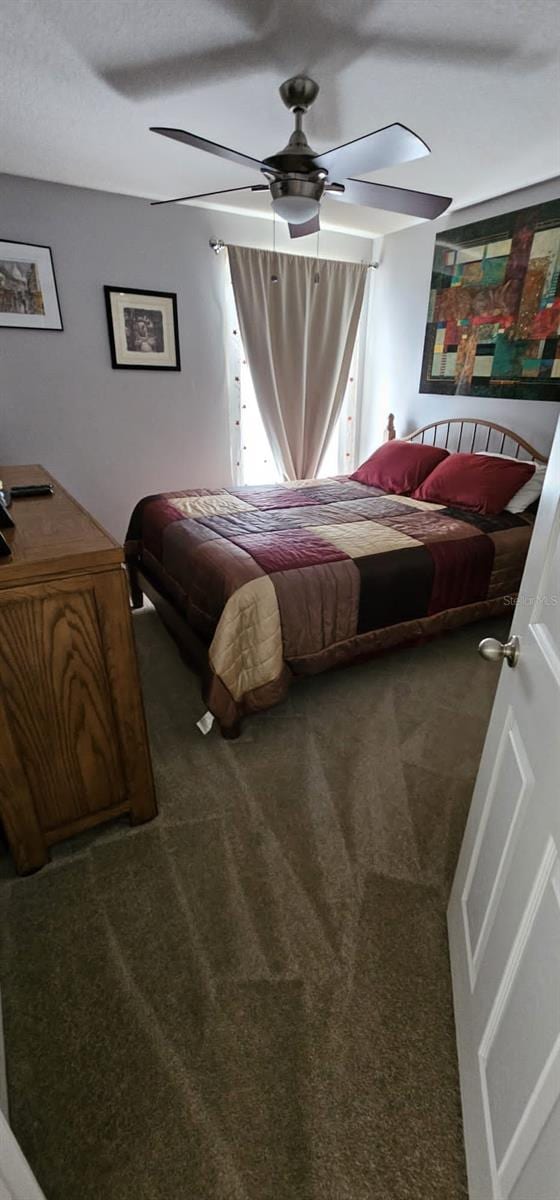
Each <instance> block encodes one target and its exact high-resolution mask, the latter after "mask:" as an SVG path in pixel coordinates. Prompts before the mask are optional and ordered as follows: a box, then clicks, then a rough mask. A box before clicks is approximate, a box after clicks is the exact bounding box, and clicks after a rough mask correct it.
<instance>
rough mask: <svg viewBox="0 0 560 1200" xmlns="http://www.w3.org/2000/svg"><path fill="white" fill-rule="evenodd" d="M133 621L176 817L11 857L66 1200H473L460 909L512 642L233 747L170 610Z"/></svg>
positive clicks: (28, 1075)
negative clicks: (485, 749) (497, 692)
mask: <svg viewBox="0 0 560 1200" xmlns="http://www.w3.org/2000/svg"><path fill="white" fill-rule="evenodd" d="M135 628H136V632H137V638H138V648H139V654H140V661H141V668H142V676H143V681H144V690H145V697H146V707H147V715H148V722H149V728H150V735H151V743H152V751H153V759H154V769H155V774H156V783H157V789H158V795H159V803H160V816H159V817H158V819H157V820H156V821H155V822H153V823H152V824H151V825H148V826H143V827H140V828H138V829H135V830H131V829H129V828H128V825H127V824H126V822H119V823H117V824H113V825H112V826H110V827H105V828H103V829H100V830H98V831H96V832H94V833H90V834H87V835H84V836H82V837H81V838H77V839H75V840H74V841H72V842H70V843H67V844H66V845H64V846H60V847H59V848H57V850H56V851H55V852H54V854H53V862H52V864H51V865H49V866H48V867H46V868H45V869H44V870H43V871H41V872H39V873H38V874H37V875H35V876H33V877H30V878H27V879H15V878H14V877H13V871H12V868H11V866H10V864H9V861H8V860H7V859H6V858H5V857H4V858H3V859H2V863H1V876H2V878H1V880H0V905H1V907H2V912H1V914H0V915H1V919H2V939H1V957H0V977H1V983H2V993H3V1001H4V1013H5V1030H6V1040H7V1052H8V1073H9V1086H10V1097H11V1111H12V1120H13V1125H14V1128H15V1132H16V1134H17V1136H18V1138H19V1139H20V1142H21V1144H22V1147H23V1149H24V1151H25V1153H26V1154H27V1156H28V1158H29V1160H30V1162H31V1164H32V1165H33V1167H34V1169H35V1171H36V1173H37V1176H38V1178H39V1180H40V1182H41V1183H42V1186H43V1188H44V1190H45V1192H46V1195H47V1197H48V1200H460V1198H463V1197H465V1196H466V1184H465V1174H464V1160H463V1148H462V1135H461V1123H460V1106H459V1099H458V1086H457V1064H456V1057H455V1043H454V1030H453V1014H452V1006H451V993H450V980H449V965H448V956H447V944H446V934H445V902H446V896H447V892H448V887H449V882H450V879H451V876H452V873H453V868H454V863H455V860H456V856H457V852H458V847H459V844H460V839H461V834H462V829H463V825H464V821H465V816H466V812H467V808H468V804H469V800H470V795H471V792H472V786H473V780H474V777H475V774H476V769H477V763H478V759H479V756H480V752H481V748H482V742H483V738H484V732H485V726H486V723H487V719H488V715H489V711H490V707H491V703H492V698H493V691H494V687H495V684H496V681H497V673H496V672H495V671H494V670H493V669H492V667H491V666H490V665H489V664H484V663H483V662H482V661H481V660H480V659H479V657H478V656H477V654H476V645H477V642H478V640H479V638H480V637H481V636H482V634H483V632H484V633H496V634H498V635H499V636H502V635H503V634H504V633H505V625H504V623H503V622H492V623H491V622H487V623H486V624H485V626H484V630H482V629H481V628H480V627H478V626H473V627H471V628H467V629H465V630H461V631H459V632H457V633H454V634H449V635H447V636H445V637H443V638H440V639H439V640H437V641H434V642H432V643H430V644H428V645H426V646H422V647H418V648H416V649H412V650H404V651H397V652H394V653H392V654H389V655H386V656H385V657H383V658H380V659H378V660H377V661H374V662H372V663H370V664H368V665H366V666H362V667H357V668H352V669H349V670H346V671H340V672H336V673H333V674H330V675H325V676H322V677H318V678H316V679H310V680H305V681H302V682H300V683H298V684H297V685H296V686H294V687H293V688H292V691H291V694H290V697H289V699H288V701H287V703H285V704H284V705H282V706H280V707H278V708H277V709H274V710H271V711H270V712H268V713H264V714H261V715H260V716H258V717H254V718H252V719H251V720H250V721H248V722H247V723H246V725H245V731H244V733H243V737H242V738H241V740H240V741H238V742H233V743H231V742H229V743H228V742H225V741H223V740H222V739H221V738H220V737H219V735H218V733H217V731H216V730H213V732H212V733H211V734H210V735H209V736H208V737H206V738H204V737H202V735H201V734H200V733H199V732H198V730H197V729H196V728H195V721H196V720H197V719H198V718H199V717H200V716H201V714H202V708H203V706H202V704H201V701H200V698H199V692H198V685H197V682H196V680H195V679H194V677H193V676H191V674H190V672H189V671H188V670H187V668H186V667H185V666H184V665H183V664H182V662H181V660H180V658H179V656H178V653H177V651H176V650H175V647H174V645H173V643H172V642H171V641H170V639H169V638H168V636H167V634H166V633H165V632H164V630H163V629H162V627H161V626H160V624H159V620H158V618H157V616H156V615H155V613H154V612H153V611H152V610H150V609H148V610H144V611H143V612H141V613H138V614H137V615H136V617H135Z"/></svg>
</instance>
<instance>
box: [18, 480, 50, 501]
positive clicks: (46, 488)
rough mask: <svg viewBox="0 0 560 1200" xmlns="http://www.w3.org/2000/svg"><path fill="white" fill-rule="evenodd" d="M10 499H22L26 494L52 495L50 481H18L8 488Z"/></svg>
mask: <svg viewBox="0 0 560 1200" xmlns="http://www.w3.org/2000/svg"><path fill="white" fill-rule="evenodd" d="M10 492H11V493H12V500H18V499H19V500H23V499H25V497H28V496H52V495H53V493H54V488H53V485H52V483H27V484H26V483H20V484H15V486H14V487H11V488H10Z"/></svg>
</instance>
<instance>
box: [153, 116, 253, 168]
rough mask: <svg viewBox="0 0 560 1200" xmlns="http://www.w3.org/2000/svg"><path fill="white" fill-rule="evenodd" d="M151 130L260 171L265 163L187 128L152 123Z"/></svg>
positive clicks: (196, 148)
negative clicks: (169, 127)
mask: <svg viewBox="0 0 560 1200" xmlns="http://www.w3.org/2000/svg"><path fill="white" fill-rule="evenodd" d="M150 132H151V133H160V134H161V135H162V137H167V138H173V140H174V141H176V142H184V144H185V145H186V146H193V147H194V149H195V150H206V151H207V152H208V153H209V154H216V155H217V156H218V158H228V159H229V160H230V162H234V163H239V166H241V167H252V168H253V169H254V170H257V171H260V169H261V167H263V166H264V165H265V164H264V163H262V162H261V161H260V159H258V158H251V156H250V154H242V153H241V152H240V151H239V150H230V148H229V146H220V143H219V142H209V141H208V138H203V137H198V134H196V133H187V131H186V129H167V128H165V127H164V126H160V125H151V126H150Z"/></svg>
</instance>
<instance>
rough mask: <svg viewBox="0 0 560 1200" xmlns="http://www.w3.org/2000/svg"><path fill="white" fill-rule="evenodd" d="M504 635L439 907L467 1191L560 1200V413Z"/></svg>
mask: <svg viewBox="0 0 560 1200" xmlns="http://www.w3.org/2000/svg"><path fill="white" fill-rule="evenodd" d="M512 637H517V638H518V639H519V656H518V659H517V662H516V664H515V665H514V666H513V669H510V666H509V664H508V662H507V660H504V661H503V662H502V667H501V676H500V681H499V684H498V690H497V693H496V699H495V703H494V708H493V711H492V716H491V719H490V724H489V727H488V733H487V736H486V742H485V746H484V751H483V754H482V759H481V763H480V769H479V773H478V778H477V782H476V787H475V791H474V796H473V801H472V807H471V812H470V814H469V819H468V822H467V828H466V831H465V837H464V841H463V845H462V848H461V854H460V858H459V864H458V867H457V874H456V876H455V880H454V883H453V890H452V893H451V900H450V904H449V912H448V924H449V942H450V953H451V969H452V976H453V993H454V1003H455V1020H456V1026H457V1044H458V1050H459V1068H460V1078H461V1095H462V1103H463V1120H464V1128H465V1146H466V1155H467V1169H468V1176H469V1196H470V1200H559V1198H560V857H559V855H560V423H559V426H558V428H557V430H556V437H555V440H554V446H553V449H552V454H551V458H550V462H549V467H548V471H547V475H546V479H545V484H544V489H543V494H542V498H541V503H540V506H539V512H538V516H537V520H536V524H535V530H534V534H533V538H532V540H531V546H530V549H529V555H528V559H527V564H526V567H525V573H524V575H523V582H522V584H521V588H520V593H519V600H518V603H517V606H516V609H515V616H514V620H513V625H512V628H511V634H510V638H512ZM496 646H499V643H496ZM496 669H497V667H496V666H495V665H492V663H490V662H489V663H488V670H489V671H492V670H496Z"/></svg>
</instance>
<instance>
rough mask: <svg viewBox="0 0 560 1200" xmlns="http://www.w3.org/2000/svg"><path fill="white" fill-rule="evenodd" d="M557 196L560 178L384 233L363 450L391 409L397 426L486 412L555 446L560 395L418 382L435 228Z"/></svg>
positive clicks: (540, 444) (540, 445) (372, 316)
mask: <svg viewBox="0 0 560 1200" xmlns="http://www.w3.org/2000/svg"><path fill="white" fill-rule="evenodd" d="M557 196H560V179H551V180H548V181H547V182H546V183H542V184H538V185H536V186H535V187H531V188H524V189H523V190H522V191H517V192H510V193H509V194H508V195H504V196H499V197H496V198H495V199H493V200H489V201H487V202H486V203H484V204H477V205H475V206H473V207H471V208H464V209H461V210H459V211H456V212H454V213H452V214H451V216H450V217H447V218H441V219H440V220H439V221H437V222H434V223H433V224H432V223H425V224H422V225H415V226H412V227H411V228H409V229H406V230H403V231H402V232H400V233H394V234H391V235H390V236H388V237H385V238H384V239H383V247H382V250H381V256H380V258H381V263H380V267H379V270H378V271H377V272H376V278H375V290H374V293H373V298H372V304H371V306H370V313H369V329H368V348H367V353H368V388H369V389H370V392H371V395H372V397H373V402H372V403H371V404H369V405H368V407H367V409H366V410H365V412H364V414H363V419H362V426H361V441H360V451H361V457H363V458H365V457H366V456H367V454H370V453H371V451H372V450H373V449H374V448H375V446H376V445H378V444H379V441H380V438H381V435H382V431H383V428H384V426H385V425H386V422H387V414H388V413H389V412H393V413H394V414H395V425H396V429H397V434H404V433H407V432H410V431H411V430H413V429H416V428H417V427H418V426H420V425H426V424H429V423H430V422H431V421H436V420H438V419H439V418H442V417H443V418H445V417H447V416H479V417H486V418H488V419H490V420H493V421H496V422H497V423H498V424H502V425H507V426H508V427H509V428H511V429H514V430H515V432H516V433H519V434H521V435H522V436H523V435H524V436H525V437H526V438H528V440H529V441H530V442H532V443H533V444H534V445H535V446H536V447H537V449H541V450H543V451H547V450H548V449H549V448H550V444H551V441H552V436H553V433H554V429H555V426H556V421H557V419H558V415H559V413H560V403H554V402H552V401H549V400H507V399H499V400H497V399H489V398H484V397H476V396H475V397H464V396H439V395H438V396H433V395H424V394H421V393H420V392H419V391H418V385H419V380H420V368H421V364H422V352H423V348H424V334H425V329H426V315H427V310H428V298H429V292H430V277H431V270H432V259H433V252H434V241H435V236H436V233H437V232H439V231H440V230H443V229H449V228H453V226H458V225H464V224H466V223H467V222H470V221H478V220H480V219H481V218H482V217H490V216H494V215H497V214H499V213H505V212H510V211H514V210H515V209H518V208H524V207H526V206H527V205H530V204H538V203H539V202H541V201H544V200H552V199H554V198H556V197H557Z"/></svg>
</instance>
